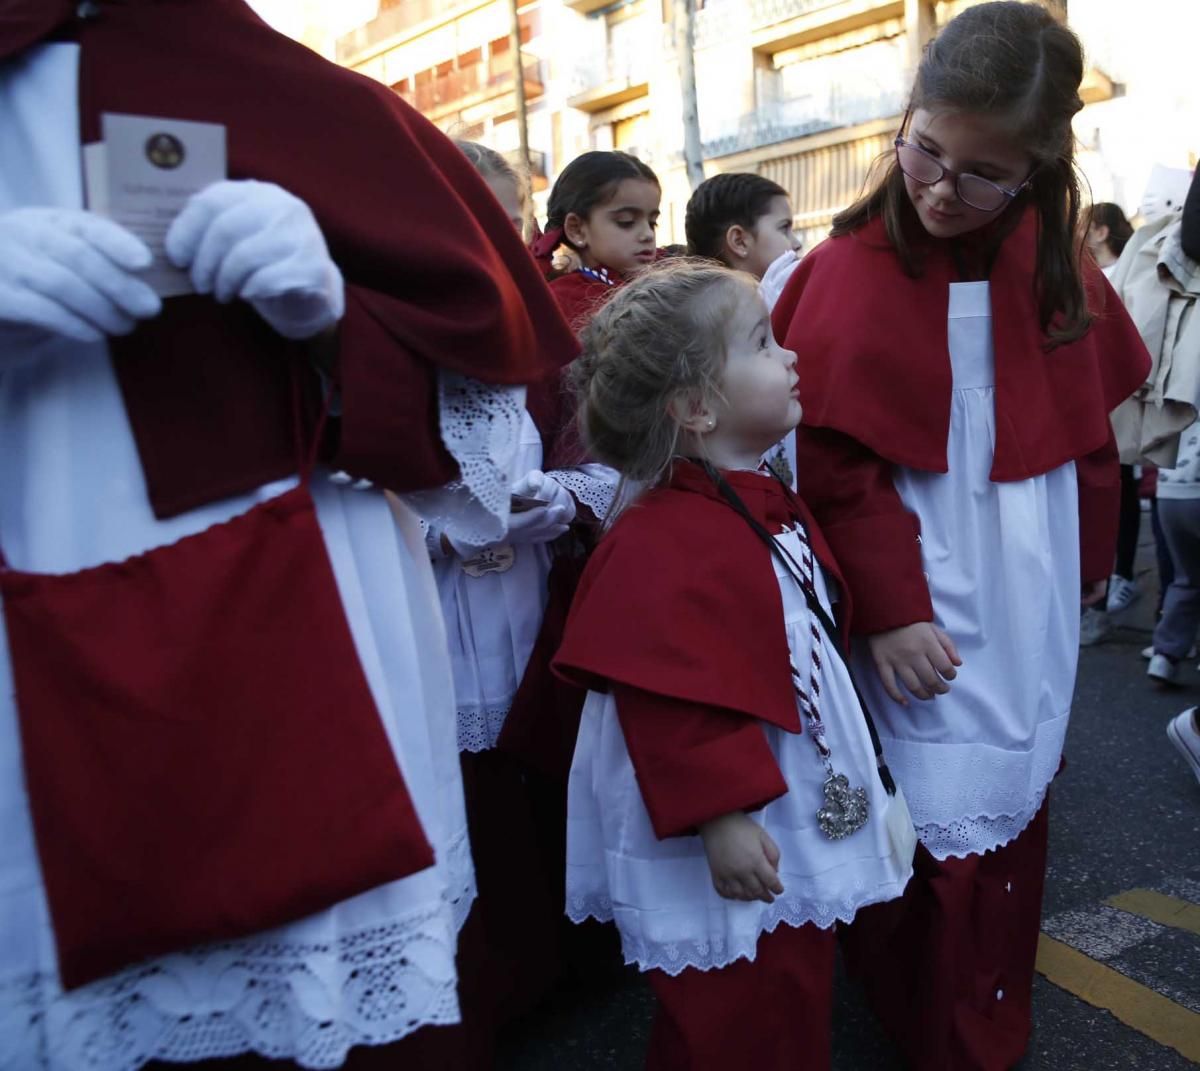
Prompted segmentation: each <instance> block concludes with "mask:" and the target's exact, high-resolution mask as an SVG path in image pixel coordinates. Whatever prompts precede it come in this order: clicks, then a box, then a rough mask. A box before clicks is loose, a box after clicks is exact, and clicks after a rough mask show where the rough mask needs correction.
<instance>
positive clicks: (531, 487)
mask: <svg viewBox="0 0 1200 1071" xmlns="http://www.w3.org/2000/svg"><path fill="white" fill-rule="evenodd" d="M512 493H513V494H514V495H519V496H520V497H521V498H536V499H538V500H539V501H541V502H545V503H546V504H545V505H544V506H534V507H533V508H532V509H526V510H523V511H521V512H519V513H510V514H509V517H508V534H507V535H506V536H505V537H504V541H505V542H506V543H548V542H550V540H552V539H557V538H558V537H559V536H560V535H562V534H563V533H564V532H565V531H566V530H567V528H568V527H569V526H570V524H571V522H572V521H573V520H574V519H575V499H574V498H572V497H571V492H570V491H568V490H567V489H566V488H565V487H563V486H562V484H560V483H559V482H558V481H557V480H555V479H554V478H553V477H551V476H547V475H546V474H545V473H544V472H539V471H538V470H537V469H534V470H533V471H532V472H527V473H526V474H525V475H524V476H522V477H521V479H519V480H518V481H517V482H516V484H514V485H513V488H512Z"/></svg>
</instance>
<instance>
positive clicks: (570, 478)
mask: <svg viewBox="0 0 1200 1071" xmlns="http://www.w3.org/2000/svg"><path fill="white" fill-rule="evenodd" d="M546 475H547V476H552V477H553V478H554V480H555V481H556V482H557V483H559V484H561V485H562V486H563V487H565V488H566V489H567V490H568V491H570V492H571V494H572V495H573V496H574V498H575V501H576V502H578V503H579V504H580V505H581V506H587V508H588V509H590V510H591V511H592V515H593V516H594V517H595V518H596V520H598V521H603V520H604V518H605V517H607V516H608V514H609V511H610V510H611V509H612V505H613V502H614V501H615V500H616V497H617V489H618V487H619V486H620V482H621V478H620V476H619V475H618V474H617V473H616V472H615V471H614V470H613V469H610V468H608V466H606V465H594V464H593V465H581V466H580V467H579V468H576V469H553V470H552V471H550V472H548V473H546Z"/></svg>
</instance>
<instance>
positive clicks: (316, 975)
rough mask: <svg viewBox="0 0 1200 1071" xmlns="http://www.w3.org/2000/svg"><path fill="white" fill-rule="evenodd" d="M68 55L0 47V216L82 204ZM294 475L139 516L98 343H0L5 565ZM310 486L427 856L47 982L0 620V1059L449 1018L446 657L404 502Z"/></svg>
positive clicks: (454, 789)
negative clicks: (174, 950) (75, 980)
mask: <svg viewBox="0 0 1200 1071" xmlns="http://www.w3.org/2000/svg"><path fill="white" fill-rule="evenodd" d="M78 66H79V49H78V46H76V45H73V44H53V45H45V46H41V47H38V48H34V49H31V50H29V51H28V52H26V53H25V54H23V55H22V56H19V57H17V59H16V60H13V61H10V62H8V63H5V64H0V212H4V211H8V210H10V209H14V208H18V207H22V206H26V205H53V206H59V207H65V208H78V207H80V206H81V204H82V193H81V188H80V186H81V184H80V156H79V117H78V108H77V103H76V102H77V101H78V86H77V79H78ZM48 101H53V102H54V104H55V107H54V108H50V107H48V106H47V102H48ZM475 397H476V399H477V403H478V404H479V405H483V404H485V403H487V404H491V403H494V404H495V406H496V407H497V410H498V412H497V413H495V414H493V413H490V412H488V413H482V412H478V411H477V412H475V413H474V414H473V415H474V417H476V418H479V419H482V420H483V421H484V422H485V423H486V422H487V418H488V417H489V416H493V415H495V416H499V417H504V418H509V414H508V410H510V409H511V410H512V414H511V418H509V419H510V424H511V427H512V428H513V429H514V432H515V429H516V427H517V426H518V424H517V416H518V414H519V407H520V405H521V400H522V399H521V392H520V391H516V392H512V391H505V390H498V391H495V392H492V393H491V394H489V393H488V389H486V388H483V387H482V385H480V387H479V389H478V390H477V391H476V392H475ZM489 399H490V402H489ZM499 410H503V412H499ZM469 415H471V414H469ZM446 419H447V417H446V414H445V413H443V423H445V420H446ZM493 423H494V424H496V425H497V426H499V425H500V424H501V423H502V420H499V419H498V420H496V421H494V422H493ZM443 435H445V428H443ZM513 445H515V444H514V443H510V444H509V449H510V450H511V448H512V446H513ZM293 482H294V481H284V482H280V483H276V484H273V485H270V486H267V487H263V488H260V489H259V490H258V491H257V492H255V493H253V494H247V495H242V496H239V497H237V498H234V499H229V500H225V501H221V502H218V503H214V504H211V505H208V506H204V507H202V508H200V509H196V510H193V511H191V512H189V513H186V514H184V515H183V516H179V517H174V518H171V519H168V520H165V521H159V520H156V519H155V518H154V516H153V514H152V513H151V510H150V507H149V504H148V501H147V495H146V489H145V485H144V480H143V477H142V472H141V467H140V464H139V461H138V456H137V451H136V449H135V446H134V443H133V438H132V435H131V433H130V429H129V424H128V421H127V419H126V416H125V410H124V406H123V402H122V399H121V394H120V390H119V389H118V387H117V384H116V381H115V378H114V376H113V372H112V367H111V363H110V360H109V356H108V349H107V346H106V345H105V344H104V343H96V344H81V343H76V342H73V341H70V340H64V339H51V340H49V341H44V342H42V343H40V344H39V345H38V346H37V347H36V352H34V349H33V347H30V348H29V349H28V350H24V351H16V352H14V351H12V350H10V351H8V352H0V533H2V535H3V545H4V549H5V552H6V553H7V554H8V555H9V557H10V558H11V560H12V564H13V566H14V567H15V568H18V569H25V570H31V571H35V572H66V571H73V570H77V569H82V568H85V567H87V566H91V565H94V564H98V563H100V562H104V561H113V560H119V559H121V558H124V557H126V556H128V555H131V554H134V553H137V552H140V551H143V550H146V549H148V548H150V547H154V546H160V545H162V544H165V543H169V542H171V541H173V540H176V539H178V538H180V537H182V536H185V535H189V534H192V533H195V532H198V531H201V530H203V529H205V528H207V527H209V526H210V525H212V524H215V523H218V522H221V521H224V520H226V519H228V518H229V517H232V516H234V515H236V514H239V513H242V512H244V511H245V510H247V509H248V508H249V507H250V506H251V505H253V504H254V503H255V502H257V501H261V500H262V499H265V498H269V497H272V496H273V495H276V494H278V493H279V492H280V491H281V490H283V489H284V488H285V487H287V486H289V485H291V484H292V483H293ZM311 489H312V495H313V498H314V500H315V502H316V510H317V517H318V520H319V522H320V526H321V531H322V534H323V536H324V538H325V544H326V547H327V549H328V552H329V556H330V560H331V562H332V565H333V571H334V575H335V577H336V580H337V584H338V589H339V592H340V594H341V597H342V601H343V604H344V606H345V610H346V616H347V619H348V621H349V625H350V630H351V633H352V635H353V638H354V641H355V645H356V647H357V650H358V654H359V657H360V659H361V661H362V665H363V669H364V671H365V673H366V677H367V681H368V683H369V685H370V689H371V693H372V696H373V697H374V699H375V702H376V704H377V706H378V708H379V712H380V715H381V719H382V722H383V724H384V726H385V728H386V731H387V734H388V738H389V740H390V742H391V745H392V748H393V750H394V752H395V755H396V758H397V761H398V763H399V765H400V768H401V770H402V772H403V775H404V778H405V780H406V782H407V785H408V788H409V791H410V792H411V794H412V799H413V802H414V804H415V806H416V809H417V813H418V816H419V817H420V820H421V824H422V826H423V828H424V830H425V832H426V835H427V836H428V837H429V840H430V842H431V843H432V844H433V846H434V848H435V852H436V855H437V865H436V866H434V867H430V868H428V869H427V870H424V871H422V872H420V873H418V874H414V875H412V876H411V877H409V878H406V879H404V880H402V881H398V882H393V883H391V884H388V885H384V886H381V887H379V888H377V889H374V890H371V891H369V892H367V893H364V894H362V895H360V896H356V897H354V898H352V899H350V900H347V901H344V902H342V903H340V904H338V905H336V906H334V907H333V908H331V909H329V910H326V911H322V912H319V913H317V914H315V915H313V916H310V917H309V918H307V919H304V920H302V921H300V922H297V923H293V924H291V925H287V926H282V927H279V928H277V929H275V930H272V931H271V932H269V933H260V934H256V935H252V936H250V937H246V938H242V939H239V940H235V941H229V942H226V943H223V944H220V945H217V946H209V947H205V948H201V949H197V950H195V951H193V952H190V953H185V954H178V955H172V956H166V957H162V958H159V959H156V960H152V961H148V962H146V963H144V964H141V965H139V966H137V967H133V968H130V969H128V970H125V971H122V972H120V973H119V974H117V975H114V976H111V977H110V978H106V979H102V980H100V981H97V982H95V983H92V984H90V985H87V986H84V987H81V988H80V989H77V990H74V991H72V992H71V993H64V992H63V991H62V990H61V988H60V986H59V983H58V977H57V970H56V963H55V955H54V945H53V939H52V933H51V928H50V919H49V914H48V911H47V905H46V897H45V890H44V888H43V885H42V881H41V876H40V871H39V867H38V860H37V855H36V851H35V847H34V840H33V831H32V827H31V823H30V815H29V809H28V801H27V799H26V796H25V792H24V788H23V781H22V771H21V755H20V743H19V736H18V729H17V723H16V712H15V709H14V707H13V699H12V696H13V684H12V674H11V667H10V665H9V660H8V655H7V644H6V643H4V642H3V633H2V627H3V618H2V617H0V1069H3V1071H35V1069H52V1071H132V1069H134V1068H137V1067H140V1066H141V1065H142V1064H143V1063H146V1062H147V1061H149V1060H152V1059H161V1060H168V1061H188V1060H197V1059H202V1058H211V1057H223V1056H231V1055H235V1054H238V1053H242V1052H248V1051H254V1052H258V1053H261V1054H263V1055H265V1056H270V1057H279V1058H289V1059H292V1060H295V1061H297V1062H299V1063H300V1064H302V1065H304V1066H308V1067H335V1066H340V1065H341V1063H342V1062H343V1061H344V1059H345V1055H346V1052H347V1050H348V1049H349V1048H350V1046H351V1045H356V1044H381V1043H386V1042H391V1041H395V1040H398V1039H399V1038H402V1037H404V1036H405V1035H407V1034H409V1033H411V1032H412V1031H414V1030H416V1029H418V1028H419V1027H421V1026H424V1025H426V1024H432V1023H452V1022H456V1021H457V1020H458V1001H457V994H456V984H455V983H456V978H455V968H454V955H455V949H456V944H457V927H458V925H460V924H461V922H462V921H463V920H464V919H465V917H466V914H467V912H468V911H469V909H470V905H471V903H472V900H473V898H474V877H473V872H472V867H471V860H470V846H469V843H468V840H467V831H466V820H465V816H464V812H463V802H462V786H461V781H460V775H459V764H458V752H457V748H456V746H455V727H454V705H453V703H454V701H453V694H452V687H451V676H450V666H449V661H448V658H447V656H446V649H445V636H444V630H443V627H442V621H441V615H440V613H439V609H438V603H437V594H436V590H435V588H434V584H433V578H432V574H431V571H430V568H429V564H428V559H427V557H426V553H425V548H424V543H423V540H422V538H421V533H420V529H419V525H418V521H417V519H416V516H415V514H414V513H413V512H412V511H411V510H410V509H408V508H407V507H406V506H403V505H400V506H398V507H397V509H396V511H395V514H394V515H393V512H392V510H391V509H390V508H389V505H388V502H387V500H386V499H385V498H384V496H383V495H382V493H380V492H378V491H374V490H355V489H351V488H350V487H348V486H346V484H345V482H344V481H343V482H342V483H340V484H338V483H334V482H332V481H331V480H329V479H328V478H327V475H323V474H322V473H321V471H318V472H317V474H316V475H315V476H314V479H313V483H312V488H311ZM230 612H231V613H232V612H236V609H235V608H234V607H231V608H230ZM262 759H263V762H264V763H269V762H270V761H271V756H270V755H264V756H263V757H262Z"/></svg>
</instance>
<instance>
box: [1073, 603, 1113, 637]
mask: <svg viewBox="0 0 1200 1071" xmlns="http://www.w3.org/2000/svg"><path fill="white" fill-rule="evenodd" d="M1112 630H1113V623H1112V621H1110V620H1109V617H1108V614H1106V613H1105V612H1104V611H1103V610H1097V609H1096V608H1095V607H1094V606H1089V607H1088V608H1087V609H1086V610H1084V611H1083V613H1082V614H1081V615H1080V618H1079V646H1080V647H1091V646H1092V645H1093V644H1097V643H1099V642H1100V641H1101V640H1103V639H1104V638H1105V637H1106V636H1107V635H1108V634H1109V633H1110V632H1112Z"/></svg>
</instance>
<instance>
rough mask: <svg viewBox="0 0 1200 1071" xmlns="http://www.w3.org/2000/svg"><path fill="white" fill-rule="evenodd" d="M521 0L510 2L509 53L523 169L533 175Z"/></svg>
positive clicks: (511, 0)
mask: <svg viewBox="0 0 1200 1071" xmlns="http://www.w3.org/2000/svg"><path fill="white" fill-rule="evenodd" d="M519 2H520V0H509V9H510V11H511V12H512V27H511V29H510V30H509V49H508V50H509V52H511V53H512V59H513V87H514V89H515V90H516V95H517V137H518V138H519V139H520V142H519V144H520V152H521V167H522V168H524V169H525V174H527V175H529V174H532V173H533V165H532V163H531V161H530V159H529V113H528V111H527V110H526V107H525V64H524V63H522V62H521V18H520V15H519V14H518V13H517V5H518V3H519Z"/></svg>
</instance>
